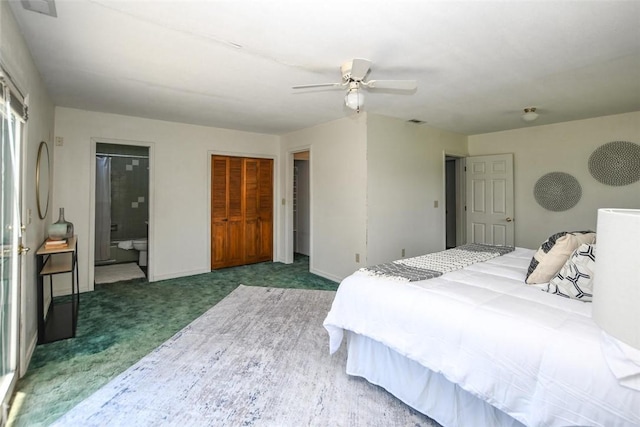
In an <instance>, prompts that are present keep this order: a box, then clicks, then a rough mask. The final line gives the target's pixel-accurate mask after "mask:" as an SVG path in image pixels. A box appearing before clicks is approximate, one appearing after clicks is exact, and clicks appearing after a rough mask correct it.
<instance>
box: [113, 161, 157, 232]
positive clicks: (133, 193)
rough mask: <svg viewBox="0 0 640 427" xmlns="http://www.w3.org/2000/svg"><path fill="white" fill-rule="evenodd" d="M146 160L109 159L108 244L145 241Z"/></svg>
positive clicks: (147, 182)
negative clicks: (109, 242) (132, 240)
mask: <svg viewBox="0 0 640 427" xmlns="http://www.w3.org/2000/svg"><path fill="white" fill-rule="evenodd" d="M148 218H149V159H137V158H122V157H114V158H112V159H111V240H112V241H113V240H128V239H138V238H142V237H147V224H146V223H145V221H147V220H148Z"/></svg>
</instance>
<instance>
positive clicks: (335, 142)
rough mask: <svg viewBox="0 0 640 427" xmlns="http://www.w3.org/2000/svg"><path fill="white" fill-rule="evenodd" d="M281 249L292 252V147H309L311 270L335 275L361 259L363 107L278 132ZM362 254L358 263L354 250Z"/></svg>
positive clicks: (363, 245) (352, 267) (363, 232)
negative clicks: (343, 115) (282, 206)
mask: <svg viewBox="0 0 640 427" xmlns="http://www.w3.org/2000/svg"><path fill="white" fill-rule="evenodd" d="M281 141H282V156H283V158H287V159H288V160H287V161H286V162H283V168H284V170H283V171H282V174H281V175H282V177H283V178H282V179H283V181H282V183H281V185H282V188H286V189H287V192H286V194H287V196H286V207H287V214H286V215H283V217H282V218H281V224H280V226H281V227H282V229H283V230H285V232H284V235H285V236H286V238H285V240H284V241H283V242H282V245H283V250H284V251H285V253H286V254H287V255H289V254H290V253H292V252H293V245H292V242H293V237H292V232H291V230H292V224H293V219H292V216H291V212H292V206H291V197H292V183H293V175H292V171H293V155H292V154H291V153H293V152H294V151H301V150H303V149H309V151H310V172H311V176H310V194H311V254H310V266H309V268H310V270H311V272H312V273H315V274H318V275H320V276H323V277H326V278H329V279H331V280H334V281H340V280H341V279H342V278H344V277H346V276H347V275H349V274H351V273H353V271H355V270H357V269H358V268H360V267H362V266H363V265H364V256H365V253H366V219H367V218H366V179H367V170H366V113H362V114H359V115H355V114H354V115H351V116H349V117H346V118H343V119H339V120H335V121H332V122H329V123H325V124H322V125H319V126H314V127H312V128H308V129H303V130H300V131H296V132H292V133H289V134H286V135H284V136H282V138H281ZM356 253H358V254H360V255H361V258H360V263H357V262H356V261H355V254H356Z"/></svg>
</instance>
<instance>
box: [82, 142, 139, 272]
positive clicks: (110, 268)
mask: <svg viewBox="0 0 640 427" xmlns="http://www.w3.org/2000/svg"><path fill="white" fill-rule="evenodd" d="M95 161H96V169H95V170H96V174H95V177H96V179H95V240H94V241H95V254H94V265H95V268H94V282H95V283H96V284H101V283H112V282H117V281H122V280H131V279H139V278H145V277H146V276H147V273H148V265H149V259H148V253H149V252H148V243H147V242H148V236H149V147H146V146H139V145H124V144H112V143H101V142H97V143H96V156H95Z"/></svg>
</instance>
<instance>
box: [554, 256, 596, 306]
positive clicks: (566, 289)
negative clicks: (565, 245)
mask: <svg viewBox="0 0 640 427" xmlns="http://www.w3.org/2000/svg"><path fill="white" fill-rule="evenodd" d="M595 270H596V246H595V245H589V244H582V245H580V247H579V248H578V249H576V250H575V251H574V252H573V253H572V254H571V257H569V259H568V260H567V262H566V263H565V264H564V266H563V267H562V268H561V269H560V271H559V272H558V274H556V276H555V277H554V278H552V279H551V281H550V282H549V285H547V288H546V289H544V290H545V291H546V292H549V293H552V294H556V295H560V296H563V297H566V298H573V299H578V300H580V301H585V302H590V301H591V300H592V298H593V274H594V272H595Z"/></svg>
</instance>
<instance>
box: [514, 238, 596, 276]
mask: <svg viewBox="0 0 640 427" xmlns="http://www.w3.org/2000/svg"><path fill="white" fill-rule="evenodd" d="M595 239H596V233H594V232H593V231H562V232H560V233H556V234H554V235H552V236H551V237H549V238H548V239H547V240H545V241H544V242H543V243H542V245H541V246H540V248H538V251H537V252H536V253H535V254H534V255H533V258H532V259H531V263H530V264H529V269H528V271H527V276H526V278H525V282H526V283H527V284H529V285H533V284H537V283H547V282H549V280H551V279H552V278H553V277H554V276H555V275H556V274H557V273H558V271H560V269H561V268H562V266H563V265H564V264H565V263H566V262H567V260H568V259H569V257H570V256H571V254H572V253H573V251H575V250H576V249H577V248H578V247H579V246H580V245H581V244H583V243H594V242H595Z"/></svg>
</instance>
